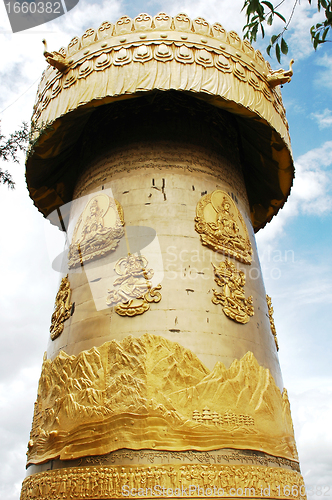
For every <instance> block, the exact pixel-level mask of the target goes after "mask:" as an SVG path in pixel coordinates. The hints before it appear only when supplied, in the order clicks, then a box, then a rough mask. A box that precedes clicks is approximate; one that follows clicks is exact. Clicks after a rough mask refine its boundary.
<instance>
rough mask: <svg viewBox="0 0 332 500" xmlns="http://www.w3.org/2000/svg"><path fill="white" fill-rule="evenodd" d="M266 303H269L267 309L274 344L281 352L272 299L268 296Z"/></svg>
mask: <svg viewBox="0 0 332 500" xmlns="http://www.w3.org/2000/svg"><path fill="white" fill-rule="evenodd" d="M266 302H267V307H268V309H269V319H270V325H271V332H272V335H273V337H274V342H275V344H276V348H277V351H279V345H278V339H277V330H276V326H275V324H274V319H273V312H274V311H273V307H272V299H271V297H269V296H268V295H266Z"/></svg>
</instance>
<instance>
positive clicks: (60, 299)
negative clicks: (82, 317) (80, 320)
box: [50, 274, 73, 340]
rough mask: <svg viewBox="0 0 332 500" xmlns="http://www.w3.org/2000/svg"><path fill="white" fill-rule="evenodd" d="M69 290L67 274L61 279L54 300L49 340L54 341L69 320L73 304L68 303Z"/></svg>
mask: <svg viewBox="0 0 332 500" xmlns="http://www.w3.org/2000/svg"><path fill="white" fill-rule="evenodd" d="M70 296H71V289H70V283H69V280H68V274H67V276H65V277H64V278H62V280H61V283H60V287H59V291H58V293H57V296H56V298H55V305H54V313H53V314H52V318H51V326H50V333H51V339H52V340H55V339H56V338H57V337H59V335H61V333H62V332H63V329H64V322H65V321H66V320H67V319H69V318H70V316H71V311H72V307H73V304H72V303H71V302H70Z"/></svg>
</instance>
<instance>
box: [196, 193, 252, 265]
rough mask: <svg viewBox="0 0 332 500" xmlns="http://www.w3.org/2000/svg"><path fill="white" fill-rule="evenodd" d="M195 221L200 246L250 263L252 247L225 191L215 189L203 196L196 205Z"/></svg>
mask: <svg viewBox="0 0 332 500" xmlns="http://www.w3.org/2000/svg"><path fill="white" fill-rule="evenodd" d="M195 223H196V224H195V229H196V231H197V232H198V233H199V234H200V236H201V242H202V244H203V245H206V246H208V247H209V248H211V249H212V250H215V251H217V252H221V253H223V254H225V255H229V256H231V257H234V258H235V259H237V260H238V261H240V262H243V263H245V264H250V263H251V261H252V257H251V255H252V247H251V243H250V240H249V236H248V231H247V228H246V225H245V222H244V220H243V217H242V215H241V214H240V212H239V210H238V208H237V207H236V205H235V203H234V201H233V200H232V198H231V197H230V196H229V195H228V194H227V193H225V192H224V191H221V190H216V191H213V193H211V194H206V195H205V196H203V197H202V198H201V200H200V201H199V202H198V204H197V207H196V218H195Z"/></svg>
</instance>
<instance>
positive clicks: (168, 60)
mask: <svg viewBox="0 0 332 500" xmlns="http://www.w3.org/2000/svg"><path fill="white" fill-rule="evenodd" d="M143 18H144V19H146V21H142V19H143ZM161 19H164V21H160V20H161ZM166 19H167V22H166ZM124 26H125V28H124ZM203 26H204V29H203ZM203 32H204V34H203ZM51 54H54V52H53V53H51ZM59 54H60V56H59V58H60V59H61V58H62V56H63V57H65V58H66V60H68V61H69V62H70V66H69V67H68V69H65V70H64V71H59V70H58V69H56V68H54V67H52V66H49V67H48V68H47V69H46V70H45V72H44V74H43V77H42V79H41V82H40V85H39V89H38V93H37V99H36V104H35V107H34V114H33V117H32V122H33V123H34V124H35V125H37V127H39V128H40V129H41V130H42V132H43V133H42V134H40V136H39V138H38V136H37V135H36V137H35V139H38V140H37V141H36V144H35V146H34V151H33V153H32V155H31V156H30V157H28V159H27V182H28V187H29V191H30V195H31V197H32V198H33V199H34V201H35V203H36V205H37V206H38V208H39V209H40V210H41V211H42V212H43V214H44V215H46V216H47V215H48V214H50V213H51V212H52V211H53V210H54V209H56V208H57V207H59V206H61V205H62V204H64V203H67V202H69V201H70V197H71V194H72V189H73V187H74V184H75V183H74V179H73V172H72V170H73V169H74V167H75V168H76V167H77V168H76V170H77V172H79V165H77V155H76V152H77V149H75V148H76V146H77V141H78V140H79V137H80V134H81V132H82V130H83V128H84V127H85V126H86V125H87V123H88V120H89V118H90V116H91V114H92V113H94V112H95V110H96V108H97V107H99V106H103V105H105V104H109V103H112V102H115V101H121V100H128V99H130V98H138V97H139V96H142V95H144V94H147V93H148V92H154V93H155V92H159V91H162V92H164V91H168V90H172V91H174V90H176V91H178V92H179V93H181V94H183V93H184V92H186V93H188V94H190V95H192V96H194V97H195V98H197V99H199V100H204V101H206V102H207V103H208V104H209V105H211V106H215V107H217V108H222V109H224V110H226V111H228V112H230V113H232V114H233V115H234V116H235V117H236V121H237V122H238V130H239V133H240V135H241V139H242V140H241V144H242V149H243V154H242V159H243V163H244V173H245V176H246V184H247V189H248V195H249V201H250V205H251V217H252V222H253V226H254V228H255V230H258V229H260V228H261V227H263V226H264V225H265V224H266V222H268V221H269V220H271V218H272V217H273V216H274V215H275V214H276V213H277V212H278V210H279V208H281V207H282V206H283V204H284V202H285V201H286V199H287V197H288V194H289V190H290V187H291V185H292V179H293V174H294V168H293V161H292V156H291V149H290V139H289V132H288V124H287V120H286V117H285V109H284V106H283V103H282V98H281V93H280V89H279V87H278V84H279V83H282V82H284V81H286V80H285V79H287V81H288V80H289V79H290V73H291V72H290V71H283V70H279V72H273V71H272V70H271V67H270V65H269V63H268V62H266V61H265V60H264V58H263V57H262V54H261V53H260V52H259V51H255V50H254V49H253V47H252V46H251V45H250V44H249V43H248V41H242V40H241V39H240V38H239V36H238V35H237V34H236V33H235V32H233V31H231V32H229V33H228V32H226V31H225V30H224V28H223V27H222V26H221V25H220V24H219V23H215V24H214V25H209V23H207V22H206V21H205V20H203V19H202V18H198V19H195V20H193V21H192V20H191V19H190V18H189V17H188V16H186V15H185V14H179V15H177V16H174V17H171V16H168V15H167V14H164V13H160V14H158V15H156V16H155V17H154V18H152V17H151V16H149V15H147V14H142V15H139V16H137V17H136V18H135V19H134V20H132V19H130V18H129V17H127V16H124V17H122V18H121V19H120V20H119V21H118V22H117V23H115V25H113V24H111V23H108V22H105V23H103V24H102V25H101V26H100V27H99V29H97V30H95V29H88V30H87V31H86V32H85V33H84V34H83V36H82V37H74V38H73V39H72V41H71V42H70V43H69V45H68V47H67V48H61V49H60V51H59ZM60 62H61V61H60ZM151 97H152V96H151ZM50 124H52V127H48V125H50ZM73 131H75V132H74V133H73ZM257 138H258V139H259V140H256V139H257ZM55 145H56V146H55ZM55 147H56V151H57V156H55V155H54V150H55ZM65 151H66V154H67V153H68V154H67V158H68V164H66V166H65V165H64V163H63V162H62V163H61V161H62V160H61V159H62V154H64V152H65ZM46 163H47V165H46ZM46 167H47V168H46ZM61 167H62V170H61V175H60V174H59V173H58V178H57V179H58V181H57V184H55V183H53V181H52V179H50V177H51V176H49V175H46V170H47V172H49V171H53V170H57V171H59V168H60V169H61ZM49 169H51V170H49ZM270 177H272V178H273V179H272V180H271V178H270ZM257 179H259V183H260V184H261V185H262V186H261V189H257Z"/></svg>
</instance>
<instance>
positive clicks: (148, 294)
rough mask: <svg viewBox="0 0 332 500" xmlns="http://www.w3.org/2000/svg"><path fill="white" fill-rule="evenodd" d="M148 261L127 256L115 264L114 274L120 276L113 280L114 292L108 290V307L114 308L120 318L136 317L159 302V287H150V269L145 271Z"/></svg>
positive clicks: (130, 255) (143, 258) (151, 271)
mask: <svg viewBox="0 0 332 500" xmlns="http://www.w3.org/2000/svg"><path fill="white" fill-rule="evenodd" d="M147 264H148V261H147V259H146V258H145V257H143V256H139V257H138V256H136V255H133V254H128V256H127V257H123V258H122V259H119V260H118V262H117V263H116V264H115V268H114V269H115V272H116V273H117V274H118V275H119V276H120V277H119V278H116V279H115V280H114V283H113V286H119V288H118V289H116V290H109V291H108V296H107V299H106V304H107V305H108V306H114V309H115V312H116V313H117V314H119V315H120V316H136V315H138V314H143V313H145V312H146V311H148V310H149V309H150V304H151V303H152V302H160V300H161V294H160V292H159V291H158V290H161V285H160V284H159V285H157V286H156V287H153V286H152V283H151V281H150V280H151V278H152V277H153V275H154V272H153V270H152V269H147V267H146V266H147Z"/></svg>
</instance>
